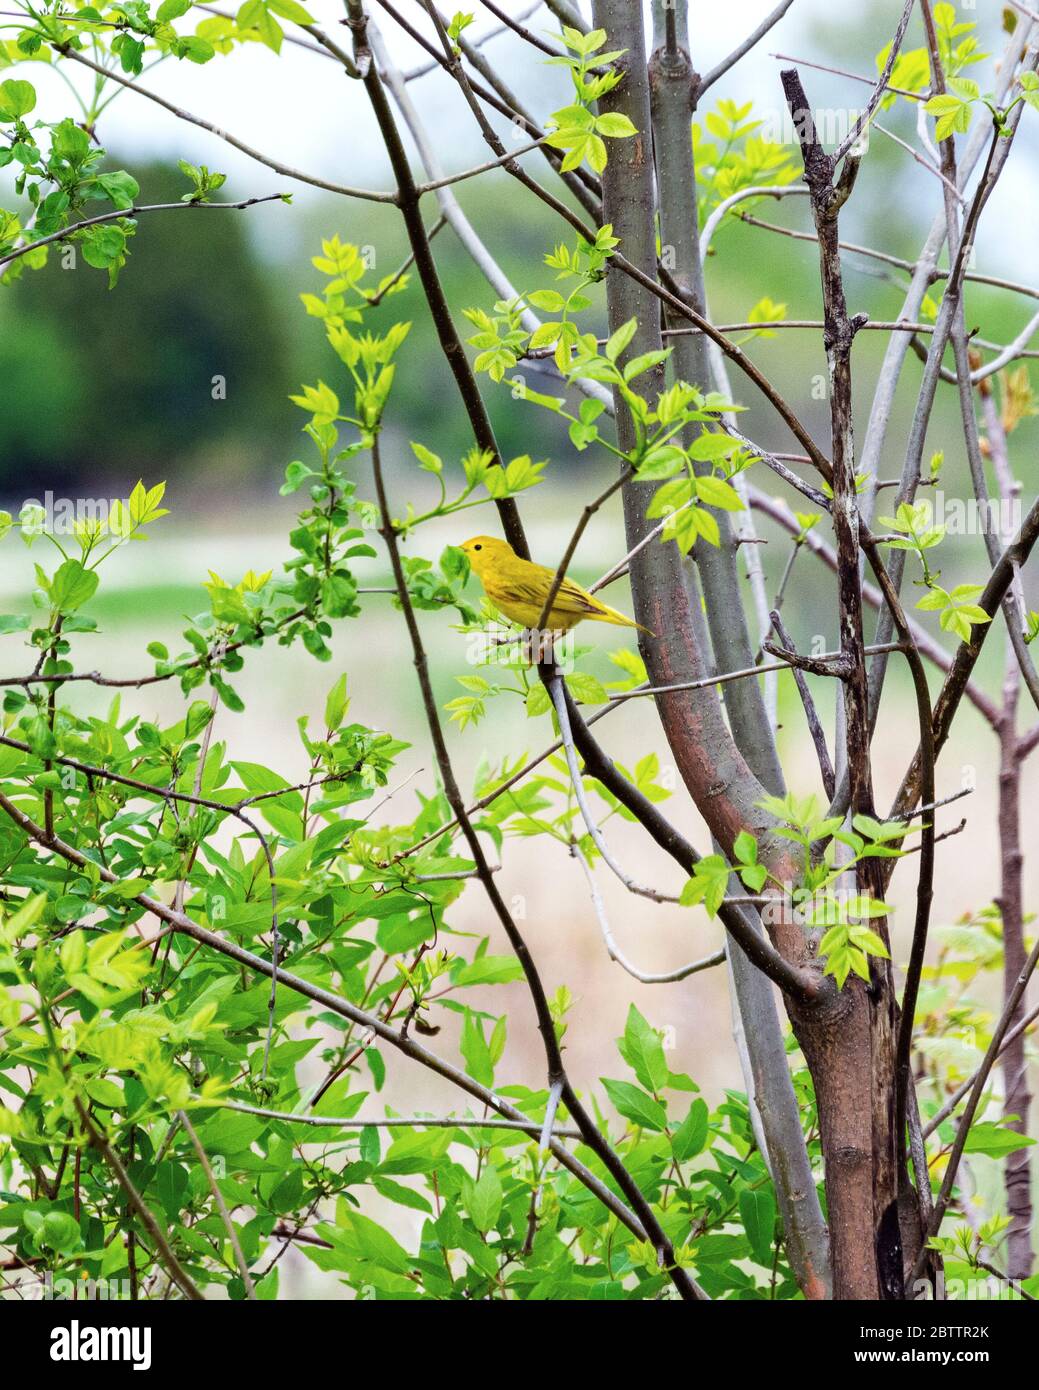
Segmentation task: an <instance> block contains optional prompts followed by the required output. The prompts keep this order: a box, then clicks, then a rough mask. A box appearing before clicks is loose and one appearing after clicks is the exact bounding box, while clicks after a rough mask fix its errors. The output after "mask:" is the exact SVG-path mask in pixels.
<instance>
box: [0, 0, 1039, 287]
mask: <svg viewBox="0 0 1039 1390" xmlns="http://www.w3.org/2000/svg"><path fill="white" fill-rule="evenodd" d="M398 3H399V7H400V8H401V10H402V11H403V12H405V13H406V14H407V15H408V17H409V18H410V19H412V20H413V22H415V23H416V25H417V26H418V27H421V28H422V29H423V30H424V32H429V29H428V24H427V23H426V22H425V21H424V17H423V15H422V11H421V7H420V6H419V4H418V3H417V0H398ZM504 3H505V4H506V5H507V6H508V8H509V10H510V12H511V13H513V14H519V13H521V12H522V11H525V10H526V9H527V8H528V7H529V6H528V0H504ZM633 3H634V0H633ZM236 7H237V0H231V4H230V6H229V8H236ZM455 7H456V5H455V3H454V0H447V3H445V0H441V8H442V10H445V11H447V12H448V13H453V11H454V9H455ZM309 8H310V10H311V13H313V14H314V15H315V18H316V19H317V21H318V23H319V24H320V25H321V26H322V27H323V28H324V29H325V30H326V31H327V32H328V33H329V34H333V35H335V37H336V38H337V40H338V41H339V42H340V43H341V44H342V45H343V46H344V47H346V48H349V47H350V35H349V31H348V30H347V29H346V28H345V27H344V26H343V25H342V24H341V22H340V20H341V17H342V14H343V8H342V5H341V3H340V0H311V3H310V6H309ZM370 8H371V10H372V11H373V13H374V14H375V17H376V18H377V19H378V21H379V23H380V28H381V29H382V32H383V33H384V35H385V37H386V40H387V42H388V44H389V46H390V49H391V51H392V53H393V55H394V57H395V58H396V60H397V61H398V63H399V64H400V66H401V67H402V68H404V69H407V68H409V67H411V66H413V65H414V64H415V63H416V62H418V61H420V60H422V59H424V57H425V55H424V54H422V53H421V50H419V49H418V48H417V46H416V45H415V44H414V43H413V42H412V41H411V40H410V39H408V38H407V36H405V35H403V34H402V33H401V31H400V30H398V29H397V27H396V26H395V25H394V24H393V23H392V21H390V20H389V18H388V17H387V16H385V15H382V14H380V12H379V8H378V5H376V4H374V3H372V5H371V6H370ZM465 8H467V9H469V10H472V11H475V12H476V15H477V20H476V24H475V25H474V26H473V27H472V28H471V29H470V30H469V35H470V36H472V35H477V34H481V33H484V32H486V31H487V30H488V29H490V28H492V27H495V26H496V25H497V21H496V20H495V19H494V17H493V16H492V15H490V13H489V12H486V11H482V7H481V5H480V3H479V0H466V5H465ZM649 8H650V6H649V3H648V0H647V3H645V5H644V9H645V11H646V14H647V17H648V14H649ZM772 8H773V5H772V0H726V3H725V4H719V3H717V0H692V4H691V5H690V10H691V27H692V29H693V32H694V34H695V35H696V41H695V47H696V51H695V53H694V61H696V63H697V66H698V67H699V68H700V69H701V70H707V69H709V68H710V67H711V66H712V65H713V64H714V63H715V62H717V61H718V59H719V58H721V57H722V56H724V55H725V54H726V53H727V52H729V51H730V50H731V49H732V48H733V47H735V45H736V44H737V43H738V42H739V41H740V40H741V39H742V38H743V37H744V36H745V35H747V34H748V33H749V32H751V30H753V28H754V27H755V26H756V25H757V24H758V23H759V22H760V21H761V19H762V18H764V16H765V15H766V14H767V13H768V12H769V11H770V10H771V9H772ZM583 9H584V12H585V14H586V15H587V14H588V13H589V5H588V4H587V0H586V3H584V5H583ZM867 9H868V12H869V13H870V14H871V15H872V16H874V17H875V22H874V23H872V24H871V25H870V26H869V27H875V30H876V33H875V36H873V42H872V50H871V51H872V52H875V51H876V49H877V48H879V47H880V45H881V43H882V42H883V40H884V38H885V36H887V35H890V33H891V32H892V30H893V28H894V24H895V22H896V18H897V14H898V13H899V11H900V10H901V3H900V0H871V3H870V4H869V5H868V7H867ZM961 9H962V10H963V18H965V19H976V20H977V21H978V23H979V28H980V35H981V39H982V45H983V47H984V48H986V49H988V50H989V51H991V52H993V53H998V52H999V49H1000V47H1001V42H1000V35H999V33H998V26H999V16H1000V12H1001V10H1002V5H1001V3H998V0H977V4H976V6H974V7H971V6H968V5H962V4H961ZM852 13H853V14H854V21H853V26H852V27H851V28H850V31H849V36H850V35H851V33H854V35H855V37H856V43H855V45H854V47H856V48H858V47H860V46H861V42H862V40H861V37H860V36H861V34H862V32H863V27H864V26H865V22H864V20H863V11H862V10H861V9H856V10H855V11H853V12H852ZM840 14H841V11H840V10H839V9H835V7H834V5H833V3H832V0H796V3H795V4H794V5H793V7H792V8H791V10H790V11H789V12H788V13H787V15H785V16H784V18H783V19H782V20H781V21H780V22H779V24H778V25H777V26H776V28H775V29H774V30H773V31H772V32H771V33H770V34H769V35H767V36H766V38H765V39H763V40H762V41H761V43H760V44H759V45H758V46H757V48H756V49H755V50H754V51H753V52H752V53H751V54H749V55H748V56H747V57H746V58H744V59H743V60H742V62H741V63H740V64H739V66H738V67H737V68H736V70H735V73H734V74H730V75H729V76H728V77H727V78H725V79H723V80H722V82H720V83H719V84H718V85H717V86H716V87H715V88H714V89H713V90H712V93H711V98H710V100H711V101H713V100H714V99H715V98H717V96H719V95H730V96H732V97H734V98H738V99H740V100H741V101H744V100H747V99H750V98H753V99H754V101H755V113H756V114H757V115H758V116H766V117H767V116H768V115H769V113H770V111H771V112H773V113H774V111H775V110H776V109H778V108H779V106H780V104H781V93H780V88H779V81H778V69H779V66H780V64H779V63H777V62H776V60H775V59H774V58H773V57H771V56H770V54H771V53H773V52H776V51H779V52H782V53H784V54H794V55H796V56H809V55H811V56H815V57H822V56H823V55H824V54H825V60H826V61H830V62H833V61H834V60H835V54H836V53H838V52H839V47H840V44H839V35H840ZM195 16H198V17H202V16H201V15H200V12H199V11H193V12H191V13H189V15H188V16H186V17H185V19H183V20H181V21H178V27H179V28H180V29H181V30H182V31H183V32H191V31H193V29H194V20H195ZM528 22H529V23H530V24H531V25H532V27H536V28H538V29H541V30H545V31H547V30H549V29H552V28H554V27H555V21H554V19H553V17H552V16H551V15H550V13H549V11H548V10H547V9H545V8H542V9H541V10H540V11H539V12H537V13H535V15H534V16H533V18H532V19H531V20H530V21H528ZM287 27H288V28H289V29H290V31H292V26H287ZM823 30H824V31H825V32H820V31H823ZM295 32H297V33H298V31H295ZM919 42H920V36H919V23H918V22H915V23H914V25H913V26H912V27H911V30H910V37H909V40H908V43H907V46H916V45H918V44H919ZM487 52H488V56H489V57H491V58H492V59H494V60H497V61H499V62H500V63H501V65H502V72H503V75H504V76H505V77H506V79H507V80H508V81H509V82H510V83H513V84H514V85H515V86H516V88H517V89H518V90H519V92H520V93H521V95H523V96H525V97H527V98H528V99H529V104H530V105H532V106H533V107H534V108H535V109H536V110H537V111H538V113H539V114H540V115H544V114H545V113H546V112H547V111H550V110H551V109H552V103H551V99H550V94H551V91H552V88H551V87H550V86H549V85H548V84H551V83H553V82H555V81H559V82H560V83H561V84H562V83H563V79H562V75H561V74H559V73H558V71H556V70H553V69H551V68H544V67H542V66H541V65H540V62H539V58H538V55H537V54H535V53H533V52H532V51H531V50H530V49H528V48H526V47H525V46H524V45H522V44H521V43H520V41H519V40H517V39H515V38H514V37H513V36H510V35H506V36H503V37H501V38H498V39H495V40H494V41H493V42H492V44H491V45H490V46H489V47H488V49H487ZM870 57H871V54H870V52H867V51H866V50H865V49H863V50H862V51H860V52H858V53H854V52H852V53H849V54H847V55H846V57H845V59H844V61H845V62H846V63H847V64H848V65H849V66H852V67H854V68H855V69H856V70H858V71H866V72H868V71H869V70H870ZM64 66H65V70H66V71H67V72H69V74H70V76H72V78H73V80H74V81H75V82H76V83H77V84H78V85H80V86H81V88H83V89H84V90H85V89H86V88H87V87H88V86H89V84H90V82H91V81H92V78H91V75H90V74H89V73H87V72H86V71H83V72H82V74H80V73H79V72H77V71H76V70H75V67H74V65H73V64H69V63H67V64H65V65H64ZM991 71H992V67H991V62H990V63H987V64H985V65H984V66H983V67H979V68H978V69H976V70H975V72H976V73H977V75H978V76H979V79H980V81H981V83H982V86H983V89H984V87H985V86H986V82H987V81H988V80H989V79H990V77H991ZM19 75H24V76H28V77H31V78H32V80H33V81H34V83H36V85H37V88H38V90H39V94H40V104H39V107H38V111H37V114H38V115H40V116H43V117H46V118H57V117H60V116H61V115H64V114H67V113H68V109H69V105H68V93H67V91H66V89H65V87H64V84H63V83H62V81H61V80H60V78H59V77H58V76H57V75H56V74H48V73H47V71H46V69H45V68H44V66H43V65H42V64H33V65H32V67H31V70H30V68H29V67H28V66H25V67H23V68H22V69H21V73H20V74H19ZM804 75H805V80H806V84H807V86H808V90H809V94H810V96H811V98H812V101H813V104H818V105H823V104H826V103H828V102H829V103H834V104H836V103H840V104H841V105H847V104H848V103H849V102H853V101H858V100H861V99H862V96H863V94H864V93H865V91H866V89H865V87H861V86H859V85H858V84H850V83H848V82H847V81H845V80H844V79H841V78H837V77H831V76H828V75H826V74H823V73H817V72H813V73H809V72H808V71H807V70H806V71H805V74H804ZM139 81H140V82H141V84H142V85H146V86H147V87H148V88H150V89H151V90H153V91H155V92H156V93H159V94H161V95H164V96H166V97H167V98H169V99H170V100H173V101H175V102H176V103H177V104H178V105H180V106H182V107H184V108H186V109H187V110H189V111H192V112H193V113H195V114H197V115H199V116H202V117H204V118H206V119H207V120H209V121H211V122H214V123H215V124H217V125H218V126H221V127H222V128H224V129H226V130H228V131H230V132H232V133H233V134H235V135H237V136H239V137H240V138H241V139H244V140H246V141H247V142H248V143H249V144H251V145H253V146H255V147H257V148H259V149H261V150H263V151H265V152H266V153H268V154H270V155H272V156H274V157H276V158H279V159H281V160H282V161H284V162H285V163H287V164H289V165H292V166H294V167H297V168H300V169H304V170H306V171H308V172H311V173H315V174H318V175H321V176H323V177H325V178H328V179H331V180H334V181H336V182H343V183H347V184H351V185H361V186H367V187H387V186H388V184H387V178H388V171H387V168H386V159H385V154H384V152H383V149H382V146H381V143H380V141H379V139H378V137H377V134H376V132H375V129H374V125H373V122H372V119H371V114H370V112H369V110H368V105H367V99H366V97H365V94H364V92H363V91H362V89H361V87H360V84H359V83H357V82H353V81H350V80H348V79H347V78H345V77H344V76H343V74H342V72H341V69H340V68H339V66H338V65H337V64H336V63H335V62H334V61H332V60H330V59H324V58H322V57H318V56H316V55H314V54H312V53H309V52H306V51H304V50H303V49H300V48H296V47H293V46H291V45H289V44H286V45H285V47H284V48H283V51H282V54H281V55H280V57H279V56H276V55H275V54H273V53H271V52H270V51H269V50H267V49H265V48H263V47H261V46H260V45H254V44H249V45H247V46H245V47H244V48H237V49H235V50H234V51H233V53H232V54H230V55H229V56H227V57H222V56H218V57H217V58H215V59H214V60H213V61H211V62H210V63H208V64H206V65H204V66H198V65H196V64H193V63H190V62H176V60H169V61H167V62H166V63H164V64H162V65H161V66H159V67H158V68H157V69H156V70H155V71H154V72H153V73H150V74H147V75H146V76H144V77H143V78H141V79H139ZM411 90H412V92H413V94H414V95H415V96H416V97H417V98H419V99H420V102H421V106H422V112H423V116H424V118H425V119H426V121H427V124H428V125H429V127H430V128H431V129H432V130H433V132H434V133H435V134H436V135H437V136H438V137H439V151H440V155H441V159H442V161H443V163H444V164H445V166H446V167H447V168H448V169H449V170H457V169H460V168H463V167H466V166H467V165H469V164H473V163H479V162H480V161H482V160H483V159H485V158H487V149H486V146H485V145H484V144H483V142H482V140H481V138H480V136H479V134H478V132H477V131H476V129H475V126H474V123H473V121H472V119H471V116H470V114H469V112H468V111H467V110H466V109H465V108H464V106H463V105H462V102H461V99H460V97H459V94H458V93H457V91H456V90H455V89H454V87H453V85H452V84H451V82H450V79H448V78H447V77H445V76H444V75H443V74H440V73H436V74H432V75H430V76H428V77H424V78H422V79H421V80H420V81H418V82H416V83H414V84H413V86H412V88H411ZM558 90H560V91H561V92H564V93H565V90H566V88H565V85H560V87H559V88H558ZM902 120H903V134H909V135H910V136H911V131H908V130H906V129H905V121H904V117H903V118H902ZM1025 126H1026V129H1025V132H1024V138H1023V140H1022V144H1024V145H1026V146H1030V149H1027V150H1024V151H1021V152H1016V153H1015V158H1014V159H1013V160H1011V167H1010V170H1009V171H1008V175H1007V177H1006V178H1005V179H1004V181H1003V184H1002V185H1001V186H1000V189H999V190H998V192H997V206H994V207H993V208H992V209H991V210H990V212H989V214H988V216H987V218H986V221H985V224H984V237H983V244H982V256H983V258H984V259H985V261H986V268H994V267H995V265H996V264H998V265H999V266H1000V268H1002V269H1005V270H1014V271H1016V272H1017V273H1020V274H1029V273H1030V272H1029V271H1028V267H1027V261H1028V260H1029V259H1030V256H1029V247H1030V245H1032V244H1034V237H1028V238H1025V237H1024V235H1023V232H1024V229H1025V228H1026V227H1028V226H1031V227H1034V226H1035V225H1036V218H1037V214H1039V192H1037V188H1039V181H1037V180H1036V179H1035V178H1034V177H1030V176H1028V175H1027V170H1028V168H1029V166H1031V165H1032V164H1033V156H1034V152H1035V148H1036V139H1035V132H1034V128H1036V127H1039V117H1036V116H1034V115H1033V114H1032V113H1031V112H1029V113H1027V114H1026V118H1025ZM1029 126H1031V127H1033V129H1029ZM99 133H100V137H101V139H102V142H103V143H104V144H105V145H106V146H108V147H110V148H111V149H112V150H113V151H115V152H116V153H117V155H118V157H119V159H120V160H122V161H125V162H126V164H127V165H128V167H130V168H131V170H132V168H133V160H134V159H135V158H137V159H142V160H143V159H146V158H149V157H154V156H164V157H166V158H169V159H171V160H172V159H176V158H178V157H180V158H186V159H189V160H191V161H192V162H196V163H198V162H204V163H206V164H208V165H209V166H210V167H211V168H215V169H219V170H221V171H223V172H226V173H227V174H228V175H229V176H231V177H230V180H229V184H230V187H229V191H231V192H233V196H235V197H242V196H247V195H249V194H262V193H269V192H274V191H280V190H282V189H286V188H289V187H291V189H292V191H293V192H294V194H295V196H296V199H297V201H300V202H302V201H304V200H305V199H306V198H307V197H309V196H314V194H313V191H312V190H308V189H307V188H306V186H305V185H301V184H289V183H288V182H287V181H286V180H285V179H284V178H282V177H280V176H279V175H277V174H275V173H273V172H272V171H269V170H266V169H264V168H262V167H260V166H258V165H256V164H255V163H253V162H252V161H251V160H249V159H248V158H247V157H246V156H245V155H242V154H240V153H239V152H238V151H236V150H234V149H233V148H231V147H230V146H228V145H227V144H225V143H224V142H223V141H221V140H219V139H217V138H216V137H214V136H212V135H210V134H208V133H206V132H204V131H201V130H199V129H198V128H197V127H193V126H190V125H187V124H185V123H184V122H182V121H179V120H177V119H175V118H174V117H173V116H171V115H170V114H169V113H168V112H166V111H165V110H163V109H162V108H160V107H159V106H157V105H155V104H154V103H152V102H149V101H146V100H143V99H141V98H139V97H137V96H135V95H134V94H132V93H123V94H122V95H121V96H120V97H119V99H118V100H116V101H115V102H114V103H113V104H112V106H111V107H110V108H109V109H108V110H107V111H106V112H105V114H104V116H103V117H102V122H101V127H100V132H99ZM878 138H879V137H878ZM1022 155H1024V158H1022V157H1021V156H1022ZM905 159H906V161H907V166H908V162H909V156H908V155H906V156H905ZM913 172H914V174H919V170H918V169H916V170H914V171H913ZM6 184H7V180H5V186H6ZM935 191H937V190H935ZM260 220H261V219H256V221H257V222H259V221H260ZM262 220H263V222H264V224H265V226H264V231H263V232H262V233H261V235H263V236H266V235H270V234H271V233H270V232H269V231H268V227H269V220H268V219H266V218H265V219H262ZM254 230H256V231H259V230H260V229H259V228H258V227H257V228H254ZM274 235H277V234H276V233H274Z"/></svg>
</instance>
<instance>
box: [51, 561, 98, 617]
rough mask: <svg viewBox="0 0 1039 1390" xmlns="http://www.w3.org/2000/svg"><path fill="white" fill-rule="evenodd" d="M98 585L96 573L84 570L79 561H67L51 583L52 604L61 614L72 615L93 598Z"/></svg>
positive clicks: (59, 568) (60, 567)
mask: <svg viewBox="0 0 1039 1390" xmlns="http://www.w3.org/2000/svg"><path fill="white" fill-rule="evenodd" d="M97 585H98V577H97V573H96V571H94V570H88V569H84V568H83V566H82V565H81V564H80V563H79V561H78V560H66V561H65V563H64V564H62V565H60V566H59V567H58V571H57V573H56V574H55V576H54V578H53V579H52V580H51V582H50V591H49V592H50V600H51V603H52V604H53V605H54V607H55V608H56V609H58V611H59V612H61V613H72V612H74V611H75V610H76V609H77V608H81V607H82V606H83V604H84V603H86V602H87V600H88V599H90V598H92V597H93V595H94V593H95V592H96V590H97Z"/></svg>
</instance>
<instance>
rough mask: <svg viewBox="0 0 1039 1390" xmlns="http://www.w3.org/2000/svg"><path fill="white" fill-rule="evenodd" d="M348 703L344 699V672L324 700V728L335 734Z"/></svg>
mask: <svg viewBox="0 0 1039 1390" xmlns="http://www.w3.org/2000/svg"><path fill="white" fill-rule="evenodd" d="M349 704H350V701H349V700H348V699H347V698H346V672H345V671H344V672H343V674H342V675H341V676H340V677H339V679H338V680H337V681H336V683H335V685H333V687H332V689H331V690H330V691H329V692H328V698H327V699H326V700H325V728H326V729H328V730H329V732H330V733H335V731H336V730H337V729H338V728H339V726H340V724H342V722H343V716H344V715H345V714H346V711H347V707H348V706H349Z"/></svg>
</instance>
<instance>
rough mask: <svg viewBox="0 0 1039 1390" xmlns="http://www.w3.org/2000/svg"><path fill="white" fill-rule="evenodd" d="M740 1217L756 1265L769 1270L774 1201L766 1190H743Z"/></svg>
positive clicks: (774, 1221)
mask: <svg viewBox="0 0 1039 1390" xmlns="http://www.w3.org/2000/svg"><path fill="white" fill-rule="evenodd" d="M740 1217H741V1218H742V1221H743V1229H744V1230H745V1231H746V1233H747V1239H748V1241H749V1242H750V1248H751V1250H752V1252H753V1254H754V1258H755V1259H756V1260H757V1262H758V1264H760V1265H764V1266H765V1267H766V1268H769V1267H770V1266H771V1264H772V1260H773V1253H774V1252H773V1248H772V1246H773V1241H774V1238H775V1230H776V1200H775V1198H774V1197H773V1195H772V1192H771V1191H770V1189H768V1188H763V1187H758V1188H750V1187H747V1188H744V1189H743V1191H742V1192H741V1193H740Z"/></svg>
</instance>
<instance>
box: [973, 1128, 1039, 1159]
mask: <svg viewBox="0 0 1039 1390" xmlns="http://www.w3.org/2000/svg"><path fill="white" fill-rule="evenodd" d="M1034 1143H1035V1140H1034V1139H1033V1138H1032V1137H1031V1136H1030V1135H1028V1134H1018V1132H1017V1130H1016V1129H1010V1128H1008V1127H1007V1126H1006V1125H999V1124H995V1123H992V1122H990V1121H987V1120H983V1121H981V1122H979V1123H977V1124H973V1125H971V1127H970V1131H969V1133H968V1135H967V1142H966V1144H965V1146H964V1150H963V1151H964V1153H969V1154H987V1155H988V1156H989V1158H1005V1157H1006V1155H1007V1154H1012V1153H1016V1152H1017V1151H1018V1149H1027V1148H1028V1147H1029V1146H1030V1145H1032V1144H1034Z"/></svg>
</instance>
